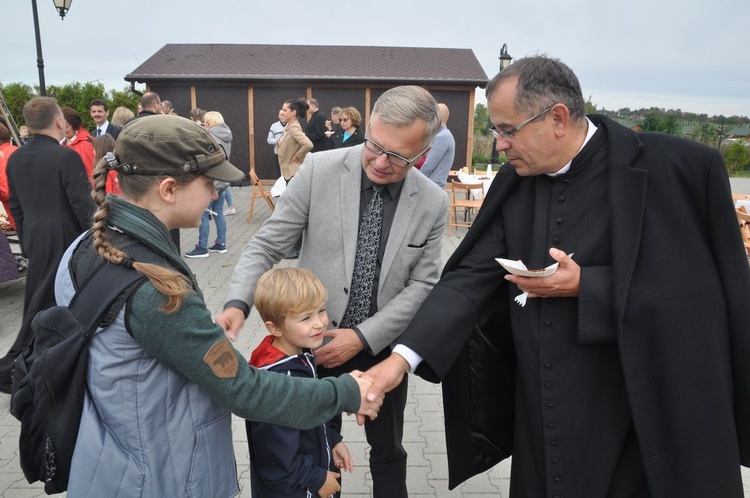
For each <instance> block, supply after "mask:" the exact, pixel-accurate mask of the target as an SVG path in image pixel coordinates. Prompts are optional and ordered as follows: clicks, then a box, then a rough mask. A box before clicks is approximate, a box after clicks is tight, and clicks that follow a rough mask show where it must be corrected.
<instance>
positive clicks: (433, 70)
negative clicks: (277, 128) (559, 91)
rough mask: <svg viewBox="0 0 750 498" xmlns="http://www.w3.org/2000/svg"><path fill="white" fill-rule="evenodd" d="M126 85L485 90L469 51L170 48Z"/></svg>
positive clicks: (222, 46) (131, 76)
mask: <svg viewBox="0 0 750 498" xmlns="http://www.w3.org/2000/svg"><path fill="white" fill-rule="evenodd" d="M125 79H126V80H127V81H138V82H150V81H179V80H248V81H271V80H273V81H278V80H294V81H331V80H334V81H341V80H349V81H368V82H389V83H390V82H398V83H404V82H412V83H416V82H430V83H445V84H467V85H474V86H482V87H483V86H484V85H485V84H486V83H487V74H486V73H485V72H484V70H483V69H482V66H480V65H479V61H478V60H477V58H476V56H475V55H474V52H473V51H472V50H471V49H458V48H416V47H341V46H322V45H305V46H303V45H236V44H215V45H214V44H207V45H203V44H168V45H165V46H164V47H163V48H162V49H161V50H159V51H158V52H156V53H155V54H154V55H153V56H151V57H150V58H149V59H148V60H147V61H146V62H144V63H143V64H141V65H140V66H139V67H138V68H136V69H135V70H134V71H133V72H132V73H130V74H128V75H127V76H125Z"/></svg>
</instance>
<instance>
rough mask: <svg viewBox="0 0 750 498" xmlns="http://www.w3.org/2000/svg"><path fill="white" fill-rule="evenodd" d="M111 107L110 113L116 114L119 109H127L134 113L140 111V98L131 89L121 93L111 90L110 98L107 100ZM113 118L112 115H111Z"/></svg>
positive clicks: (125, 88)
mask: <svg viewBox="0 0 750 498" xmlns="http://www.w3.org/2000/svg"><path fill="white" fill-rule="evenodd" d="M106 100H107V104H108V105H109V110H110V112H114V111H115V109H117V108H118V107H127V108H128V109H130V110H131V111H133V113H135V112H136V110H137V109H138V102H139V100H140V97H139V96H138V94H136V93H133V92H132V91H131V90H130V87H127V86H126V87H124V88H123V89H122V90H121V91H118V90H111V91H110V92H109V98H108V99H106ZM110 117H111V114H110Z"/></svg>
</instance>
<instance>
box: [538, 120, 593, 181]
mask: <svg viewBox="0 0 750 498" xmlns="http://www.w3.org/2000/svg"><path fill="white" fill-rule="evenodd" d="M586 123H587V124H588V128H589V129H588V131H587V132H586V138H584V139H583V144H582V145H581V148H580V149H578V152H576V154H575V156H573V159H575V157H576V156H577V155H578V154H579V153H580V152H581V151H582V150H583V148H584V147H586V144H587V143H589V140H591V137H593V136H594V133H596V130H597V129H598V128H597V127H596V125H595V124H594V123H592V122H591V120H590V119H589V118H586ZM573 159H571V160H570V162H568V164H566V165H565V166H563V167H562V168H561V169H560V170H559V171H558V172H557V173H546V175H547V176H558V175H564V174H565V173H567V172H568V170H569V169H570V165H571V164H573Z"/></svg>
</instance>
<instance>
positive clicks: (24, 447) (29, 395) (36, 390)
mask: <svg viewBox="0 0 750 498" xmlns="http://www.w3.org/2000/svg"><path fill="white" fill-rule="evenodd" d="M145 279H146V277H144V276H143V275H141V274H139V273H138V272H137V271H135V270H134V269H132V268H126V267H124V266H121V265H115V264H112V263H109V262H106V263H104V264H102V265H101V266H100V267H99V268H98V269H97V270H95V271H94V273H93V274H92V276H91V277H90V278H89V279H88V280H87V281H86V282H84V284H83V285H82V286H81V288H79V289H78V291H77V292H76V294H75V296H74V297H73V299H72V301H71V302H70V306H67V307H66V306H55V307H53V308H49V309H47V310H44V311H40V312H39V313H37V314H36V316H35V317H34V320H33V322H32V324H31V328H32V329H33V331H34V339H33V340H32V341H31V343H30V344H29V346H28V347H27V348H26V350H25V351H24V352H23V353H22V354H20V355H19V356H18V357H17V358H16V361H15V365H14V368H13V373H12V377H13V388H12V389H13V391H12V394H11V400H10V412H11V414H13V416H14V417H16V418H17V419H18V420H20V421H21V436H20V438H19V450H20V461H21V469H22V470H23V474H24V476H25V477H26V480H27V481H29V483H33V482H35V481H42V482H44V492H45V493H47V494H54V493H62V492H63V491H65V490H67V488H68V478H69V477H70V466H71V463H72V460H73V450H74V449H75V445H76V439H77V438H78V425H79V423H80V421H81V413H82V411H83V400H84V394H85V392H86V390H87V386H86V370H87V366H88V358H89V348H88V346H89V341H90V340H91V337H92V336H93V334H94V332H96V330H97V328H98V327H105V326H107V325H109V324H110V323H111V322H112V321H113V320H114V319H115V318H116V317H117V314H118V313H119V311H120V309H121V308H122V306H123V305H124V303H125V301H126V300H127V299H128V297H129V296H130V294H132V292H133V291H134V290H135V289H136V288H138V286H140V285H141V283H142V282H143V281H144V280H145Z"/></svg>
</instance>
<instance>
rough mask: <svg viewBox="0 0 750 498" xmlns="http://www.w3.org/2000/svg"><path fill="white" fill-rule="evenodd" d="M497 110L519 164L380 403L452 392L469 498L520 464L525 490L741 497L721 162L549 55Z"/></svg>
mask: <svg viewBox="0 0 750 498" xmlns="http://www.w3.org/2000/svg"><path fill="white" fill-rule="evenodd" d="M487 102H488V109H489V113H490V117H491V120H492V122H493V123H494V128H495V132H496V133H497V135H498V142H497V147H498V150H501V151H504V152H505V155H506V157H507V158H508V163H506V164H505V165H504V166H503V167H502V168H501V171H500V172H499V173H498V176H497V177H496V178H495V180H494V181H493V182H492V187H491V188H490V190H489V192H488V194H487V197H486V199H485V201H484V204H483V206H482V208H481V210H480V211H479V214H478V216H477V218H476V220H475V222H474V225H473V226H472V227H471V229H470V230H469V231H468V233H467V235H466V237H465V239H464V240H463V241H462V243H461V244H460V246H459V247H458V249H457V250H456V252H455V253H454V254H453V256H452V257H451V258H450V260H449V261H448V263H447V264H446V267H445V269H444V273H443V276H442V278H441V280H440V281H439V283H438V284H437V285H436V286H435V287H434V289H433V290H432V292H431V293H430V295H429V296H428V297H427V299H426V300H425V301H424V303H423V305H422V307H421V308H420V310H419V311H418V312H417V314H416V316H415V317H414V319H413V321H412V322H411V324H410V325H409V327H408V328H407V329H406V331H405V332H404V333H403V334H402V335H401V337H400V338H399V344H398V345H396V346H395V348H394V351H393V354H392V355H391V356H390V357H389V358H388V359H386V360H385V361H384V362H382V363H381V364H379V365H377V366H375V367H373V369H371V370H369V371H368V372H366V373H365V375H367V376H369V377H370V378H371V379H372V380H374V382H375V384H374V388H373V390H374V391H378V390H381V389H382V390H387V389H390V388H391V387H392V386H393V385H397V384H398V382H399V381H400V378H401V375H402V374H403V372H405V371H406V370H409V369H412V370H413V369H416V373H417V374H419V375H421V376H423V377H424V378H426V379H428V380H431V381H434V382H437V381H441V380H442V382H443V394H444V408H445V426H446V427H445V429H446V438H447V449H448V460H449V471H450V477H449V479H450V480H449V486H450V487H451V488H453V487H455V486H457V485H458V484H460V483H461V482H462V481H464V480H466V479H468V478H469V477H471V476H473V475H475V474H478V473H480V472H483V471H485V470H487V469H489V468H491V467H492V466H493V465H495V464H496V463H497V462H499V461H500V460H502V459H505V458H507V457H509V456H511V455H512V457H513V460H512V470H511V483H510V490H511V496H523V497H526V496H528V497H549V498H556V497H580V498H604V497H608V498H617V497H623V498H624V497H628V498H630V497H659V498H673V497H677V496H679V497H681V498H685V497H695V498H699V497H700V498H703V497H709V496H710V497H719V496H721V497H723V498H727V497H742V496H743V486H742V478H741V475H740V466H741V465H743V466H748V465H749V464H750V313H748V303H750V267H749V266H748V261H747V257H746V254H745V251H744V247H743V245H742V243H741V240H740V236H739V232H738V228H737V220H736V217H735V214H734V208H733V205H732V200H731V195H730V194H731V192H730V186H729V181H728V177H727V170H726V167H725V165H724V163H723V160H722V158H721V156H720V154H719V153H718V152H717V151H716V150H714V149H711V148H709V147H706V146H704V145H701V144H698V143H695V142H691V141H688V140H684V139H681V138H676V137H672V136H667V135H661V134H655V133H636V132H634V131H632V130H630V129H628V128H626V127H623V126H621V125H619V124H617V123H615V122H614V121H612V120H610V119H607V118H605V117H602V116H596V115H591V116H588V117H587V116H586V115H585V114H584V111H585V106H584V99H583V95H582V92H581V88H580V85H579V83H578V79H577V78H576V76H575V74H574V73H573V72H572V70H570V68H568V67H567V66H566V65H564V64H563V63H561V62H560V61H558V60H556V59H550V58H547V57H543V56H542V57H530V58H526V59H522V60H520V61H517V62H516V63H515V64H513V65H511V66H510V67H509V68H507V69H504V70H503V71H502V72H501V73H500V74H498V75H497V76H495V78H493V79H492V80H491V81H490V83H489V84H488V87H487ZM573 253H575V254H574V255H573ZM495 258H507V259H511V260H521V261H523V262H524V263H525V264H526V266H527V267H528V268H531V269H541V268H544V267H547V266H549V265H551V264H553V263H555V262H559V268H558V269H557V271H556V272H555V273H554V274H552V275H551V276H547V277H542V278H533V277H520V276H515V275H510V274H508V273H507V272H506V271H505V270H504V269H503V268H502V267H501V266H500V265H499V264H498V263H497V262H496V261H495ZM524 292H528V293H529V296H528V297H529V299H528V301H527V303H526V305H525V306H521V305H520V304H517V303H516V302H515V300H514V298H516V297H517V296H518V295H520V294H522V293H524Z"/></svg>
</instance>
